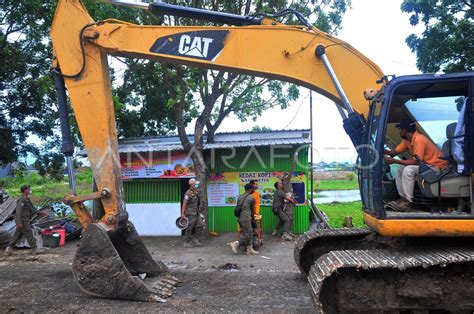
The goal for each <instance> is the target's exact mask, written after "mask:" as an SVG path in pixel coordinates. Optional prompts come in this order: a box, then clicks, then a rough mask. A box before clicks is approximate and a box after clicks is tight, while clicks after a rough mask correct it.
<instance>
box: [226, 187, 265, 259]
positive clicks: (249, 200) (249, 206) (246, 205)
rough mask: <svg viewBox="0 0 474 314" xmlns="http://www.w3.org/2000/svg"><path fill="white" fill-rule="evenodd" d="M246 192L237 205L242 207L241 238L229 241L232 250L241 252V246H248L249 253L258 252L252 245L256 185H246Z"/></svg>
mask: <svg viewBox="0 0 474 314" xmlns="http://www.w3.org/2000/svg"><path fill="white" fill-rule="evenodd" d="M244 188H245V193H244V194H242V195H240V196H239V198H238V199H237V206H238V207H240V215H239V225H240V240H239V241H235V242H231V243H229V245H230V248H231V249H232V252H234V253H235V254H237V253H239V249H240V248H241V247H244V248H246V252H247V255H255V254H258V251H255V250H254V249H253V247H252V237H253V229H252V217H253V215H255V199H254V197H253V195H252V193H253V191H254V187H253V185H252V184H250V183H247V184H246V185H245V187H244Z"/></svg>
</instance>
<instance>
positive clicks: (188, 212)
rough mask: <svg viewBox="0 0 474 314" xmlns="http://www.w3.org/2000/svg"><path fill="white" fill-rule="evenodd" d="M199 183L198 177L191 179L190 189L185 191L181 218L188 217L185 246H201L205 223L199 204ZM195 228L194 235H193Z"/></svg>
mask: <svg viewBox="0 0 474 314" xmlns="http://www.w3.org/2000/svg"><path fill="white" fill-rule="evenodd" d="M199 184H200V182H199V181H197V180H196V179H190V180H189V189H188V190H187V191H186V193H184V199H183V207H182V208H181V219H182V222H183V223H184V217H186V218H187V219H188V227H187V228H186V230H185V232H184V247H194V246H201V245H202V244H201V242H200V241H199V238H200V237H201V234H202V230H203V226H204V223H203V221H202V217H201V213H200V208H199V205H200V203H201V199H200V198H199ZM193 230H194V235H193Z"/></svg>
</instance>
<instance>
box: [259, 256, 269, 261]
mask: <svg viewBox="0 0 474 314" xmlns="http://www.w3.org/2000/svg"><path fill="white" fill-rule="evenodd" d="M260 258H263V259H268V260H271V258H270V257H266V256H263V255H262V256H260Z"/></svg>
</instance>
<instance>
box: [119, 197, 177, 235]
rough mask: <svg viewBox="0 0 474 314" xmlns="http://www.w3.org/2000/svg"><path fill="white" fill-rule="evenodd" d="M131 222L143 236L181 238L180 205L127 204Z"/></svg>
mask: <svg viewBox="0 0 474 314" xmlns="http://www.w3.org/2000/svg"><path fill="white" fill-rule="evenodd" d="M127 211H128V214H129V220H130V221H131V222H132V223H133V224H134V225H135V228H136V229H137V232H138V234H139V235H141V236H180V235H181V230H180V229H178V227H176V224H175V222H176V218H178V217H179V216H180V215H181V209H180V204H179V203H161V204H127Z"/></svg>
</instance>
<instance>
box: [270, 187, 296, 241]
mask: <svg viewBox="0 0 474 314" xmlns="http://www.w3.org/2000/svg"><path fill="white" fill-rule="evenodd" d="M275 189H276V191H275V193H274V194H273V204H272V211H273V213H274V214H275V215H276V216H278V223H277V225H276V226H275V230H273V232H272V236H276V235H278V234H279V232H280V229H281V228H282V227H283V235H282V236H281V239H282V240H286V241H292V240H294V237H293V236H292V235H291V231H290V230H291V223H292V211H291V212H290V213H289V211H290V210H291V209H292V208H293V206H294V205H295V204H296V200H295V199H294V198H292V197H291V196H289V195H288V194H287V193H285V191H284V186H283V183H282V182H279V181H278V182H275Z"/></svg>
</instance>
